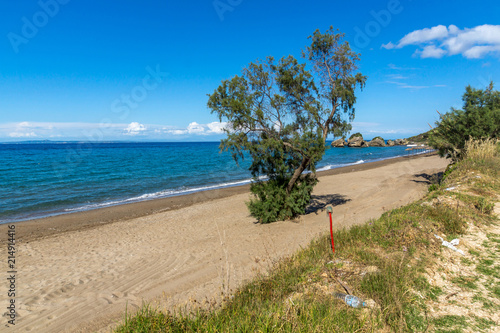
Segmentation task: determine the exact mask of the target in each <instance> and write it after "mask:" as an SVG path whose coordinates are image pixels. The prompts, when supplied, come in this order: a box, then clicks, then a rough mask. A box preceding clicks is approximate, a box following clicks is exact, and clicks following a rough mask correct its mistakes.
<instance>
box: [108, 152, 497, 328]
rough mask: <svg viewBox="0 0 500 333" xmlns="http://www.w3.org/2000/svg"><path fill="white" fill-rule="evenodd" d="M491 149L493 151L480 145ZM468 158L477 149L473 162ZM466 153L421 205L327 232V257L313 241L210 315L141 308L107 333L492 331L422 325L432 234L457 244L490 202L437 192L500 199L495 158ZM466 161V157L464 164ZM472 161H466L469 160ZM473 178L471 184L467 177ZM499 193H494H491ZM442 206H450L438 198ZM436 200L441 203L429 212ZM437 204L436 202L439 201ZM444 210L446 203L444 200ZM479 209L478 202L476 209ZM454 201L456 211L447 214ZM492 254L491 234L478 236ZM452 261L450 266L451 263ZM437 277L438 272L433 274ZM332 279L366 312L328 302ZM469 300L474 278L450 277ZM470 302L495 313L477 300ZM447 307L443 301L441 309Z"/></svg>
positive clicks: (434, 248) (454, 323)
mask: <svg viewBox="0 0 500 333" xmlns="http://www.w3.org/2000/svg"><path fill="white" fill-rule="evenodd" d="M490 144H493V143H490ZM474 149H481V152H480V153H476V152H475V150H474ZM494 152H495V154H494V155H489V154H491V150H490V149H486V148H484V149H483V147H482V146H481V145H479V146H477V147H472V146H470V147H469V148H468V151H467V155H466V158H465V159H464V161H462V162H459V163H458V164H456V165H455V166H454V167H453V168H452V169H451V171H449V172H448V173H447V174H445V177H443V179H442V180H441V182H440V184H438V185H437V186H436V188H435V190H434V191H432V192H431V193H429V194H428V195H427V197H425V198H424V199H422V200H420V201H418V202H415V203H412V204H410V205H407V206H404V207H401V208H398V209H395V210H392V211H389V212H386V213H384V214H383V215H382V216H381V217H380V218H379V219H377V220H372V221H369V222H368V223H366V224H364V225H358V226H354V227H352V228H350V229H348V230H339V231H336V232H335V233H334V239H335V244H336V252H335V255H332V253H331V248H330V237H329V235H325V236H323V237H320V238H318V239H316V240H314V241H313V242H312V243H311V244H310V245H309V246H308V247H306V248H304V249H302V250H300V251H299V252H297V253H296V254H295V255H294V256H292V257H289V258H285V259H283V260H281V261H280V262H278V263H276V264H275V265H274V267H272V268H271V269H270V271H269V272H268V274H266V275H261V276H258V277H257V278H255V279H254V280H253V281H251V282H250V283H248V284H246V285H244V286H242V287H241V288H240V289H239V290H237V291H236V292H235V293H234V294H233V295H232V296H233V297H231V298H227V299H226V300H225V302H224V303H223V304H222V305H221V306H220V307H216V308H206V309H199V308H198V309H196V310H191V311H190V310H183V311H179V312H177V313H172V312H168V311H160V310H159V309H152V308H151V307H150V306H148V305H144V306H143V307H142V308H141V309H140V310H139V311H138V312H137V313H135V314H132V315H131V314H126V315H125V318H124V320H123V322H122V324H121V326H119V327H118V328H117V329H116V330H115V332H120V333H121V332H374V331H394V332H424V331H436V332H461V331H463V330H464V329H465V328H467V327H472V328H473V330H483V329H487V328H489V327H491V326H493V325H495V323H494V322H492V321H491V320H488V319H485V318H479V317H477V318H466V317H463V316H456V315H445V316H440V317H438V318H432V317H429V316H428V305H427V303H428V302H432V301H434V302H436V301H438V300H439V299H441V298H443V297H442V295H443V294H444V292H443V290H442V289H441V288H439V287H436V286H433V285H431V284H430V283H429V281H428V280H427V278H426V275H425V272H426V269H427V268H428V267H429V266H432V265H433V263H435V262H437V261H438V260H439V259H440V256H439V255H437V254H438V253H439V251H441V249H442V247H441V244H440V242H439V241H438V240H437V239H436V238H435V237H434V234H441V235H443V234H444V235H445V236H447V235H448V236H452V237H456V236H457V237H458V236H460V235H463V234H464V232H465V231H466V227H467V223H473V224H475V225H479V226H480V225H485V224H488V223H493V220H494V218H493V217H492V216H491V215H490V214H491V209H490V208H489V207H490V204H491V203H492V202H493V201H492V199H491V198H488V197H486V196H484V197H478V196H477V195H474V194H467V193H458V192H457V193H455V192H450V191H446V188H447V187H449V186H451V185H453V184H457V183H460V184H468V186H469V187H470V188H473V189H477V188H479V189H485V190H484V191H485V193H488V194H494V193H500V185H499V184H496V183H493V185H492V184H488V182H491V181H493V182H497V183H499V182H498V176H499V174H500V170H499V169H500V158H499V157H498V155H496V154H497V151H496V150H495V151H494ZM467 156H468V157H467ZM479 157H481V159H477V160H476V161H474V160H473V159H472V158H474V159H476V158H479ZM472 172H474V175H480V178H474V177H473V178H472V180H471V179H470V178H471V175H472ZM497 191H499V192H497ZM446 198H451V199H446ZM438 199H443V200H442V202H441V203H436V202H435V201H436V200H438ZM445 199H446V200H445ZM447 200H448V201H449V202H451V203H453V204H447V202H448V201H447ZM483 200H484V201H483ZM455 202H459V205H458V206H456V204H455ZM488 240H489V241H490V244H491V246H492V248H494V247H495V246H497V245H498V240H499V237H498V235H496V234H490V235H488ZM469 253H470V256H469V257H468V258H462V259H461V260H462V262H463V263H464V264H466V265H468V266H471V267H472V265H473V264H474V263H476V264H477V266H475V267H476V273H477V274H481V275H484V276H486V277H487V278H488V279H491V283H490V287H489V288H488V290H487V291H486V293H488V294H491V295H493V297H496V298H500V287H498V284H496V283H495V281H496V278H497V277H498V269H499V267H498V266H496V265H495V264H496V263H495V262H494V261H493V260H492V259H490V258H483V257H482V256H481V255H482V254H481V253H480V252H478V251H475V250H472V249H471V250H469ZM457 260H458V261H460V259H459V258H458V257H457ZM438 270H440V268H438ZM337 279H341V280H342V283H343V284H345V285H348V286H349V287H350V289H352V291H353V294H355V295H357V296H359V297H361V298H363V299H364V300H367V301H369V304H370V307H369V308H365V309H355V308H350V307H348V306H347V305H346V304H345V303H343V302H342V301H341V300H338V299H335V298H334V297H333V296H332V294H333V293H334V292H336V291H343V288H342V287H341V285H340V284H339V282H338V280H337ZM452 282H453V283H454V284H456V285H457V286H459V287H460V288H464V289H465V290H469V291H476V290H477V289H478V283H479V278H478V277H477V276H458V277H456V278H455V279H453V281H452ZM474 301H475V302H481V304H482V305H483V307H484V308H485V309H497V308H496V305H495V304H493V303H492V301H491V300H489V299H487V298H485V297H484V296H482V295H481V294H480V293H478V292H477V294H476V296H475V298H474ZM453 303H456V301H455V300H450V304H453Z"/></svg>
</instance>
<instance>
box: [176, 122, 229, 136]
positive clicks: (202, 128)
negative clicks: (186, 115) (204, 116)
mask: <svg viewBox="0 0 500 333" xmlns="http://www.w3.org/2000/svg"><path fill="white" fill-rule="evenodd" d="M227 126H228V124H227V123H226V122H217V121H214V122H211V123H208V124H198V123H197V122H196V121H193V122H191V123H190V124H189V125H188V126H187V128H185V129H184V128H178V129H169V130H168V131H167V133H169V134H173V135H185V134H193V135H210V134H223V133H224V128H226V127H227Z"/></svg>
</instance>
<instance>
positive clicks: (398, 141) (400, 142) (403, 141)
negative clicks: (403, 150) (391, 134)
mask: <svg viewBox="0 0 500 333" xmlns="http://www.w3.org/2000/svg"><path fill="white" fill-rule="evenodd" d="M394 143H395V144H396V146H404V145H407V144H408V140H406V139H396V141H395V142H394Z"/></svg>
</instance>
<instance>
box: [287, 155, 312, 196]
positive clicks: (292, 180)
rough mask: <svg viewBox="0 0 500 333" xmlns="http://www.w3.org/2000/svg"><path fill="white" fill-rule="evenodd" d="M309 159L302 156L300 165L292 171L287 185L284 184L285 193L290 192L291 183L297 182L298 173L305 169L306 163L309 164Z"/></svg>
mask: <svg viewBox="0 0 500 333" xmlns="http://www.w3.org/2000/svg"><path fill="white" fill-rule="evenodd" d="M309 161H310V159H309V158H306V157H302V162H301V163H300V166H299V167H298V168H297V169H296V170H295V172H294V173H293V176H292V178H291V179H290V181H289V182H288V185H287V186H286V193H287V194H290V192H292V188H293V185H295V183H296V182H297V179H299V177H300V175H301V174H302V172H304V170H305V169H306V167H307V165H308V164H309Z"/></svg>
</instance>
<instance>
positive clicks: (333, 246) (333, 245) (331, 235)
mask: <svg viewBox="0 0 500 333" xmlns="http://www.w3.org/2000/svg"><path fill="white" fill-rule="evenodd" d="M328 215H329V216H330V237H331V239H332V251H333V253H335V244H334V243H333V227H332V212H328Z"/></svg>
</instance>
